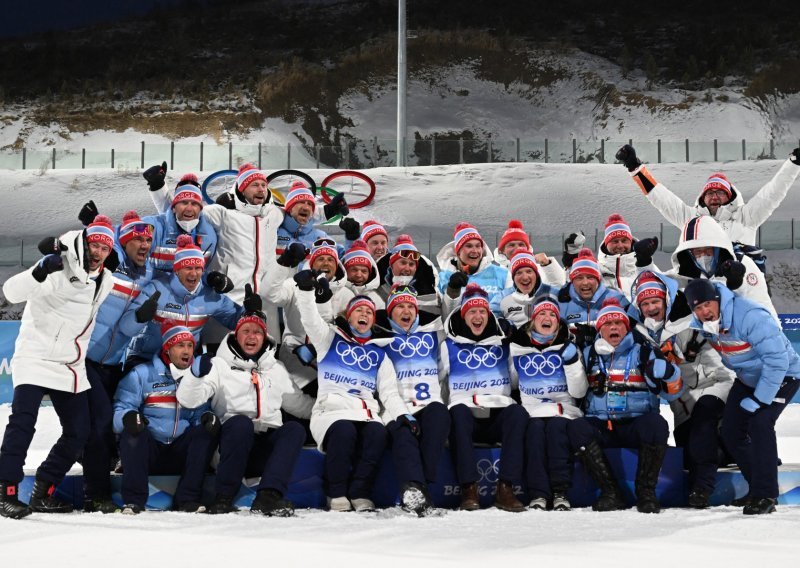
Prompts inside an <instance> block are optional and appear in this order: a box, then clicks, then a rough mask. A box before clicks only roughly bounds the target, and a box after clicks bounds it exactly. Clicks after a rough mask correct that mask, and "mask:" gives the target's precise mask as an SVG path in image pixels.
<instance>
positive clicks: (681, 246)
mask: <svg viewBox="0 0 800 568" xmlns="http://www.w3.org/2000/svg"><path fill="white" fill-rule="evenodd" d="M657 248H658V238H657V237H651V238H646V239H640V240H639V241H638V242H637V243H636V266H637V269H638V270H639V272H645V271H648V272H658V268H657V267H656V266H655V265H654V264H653V262H652V255H653V253H654V252H655V250H656V249H657ZM664 274H665V275H666V276H669V277H671V278H675V279H676V280H677V281H678V286H679V287H680V288H681V289H683V288H685V287H686V285H687V284H688V283H689V282H690V281H691V280H692V279H694V278H705V279H708V280H713V281H716V282H722V283H723V284H725V285H726V286H727V287H728V288H729V289H730V290H731V291H733V293H734V294H736V295H737V296H742V297H743V298H747V299H748V300H750V301H753V302H755V303H757V304H761V305H762V306H764V307H765V308H766V309H767V310H769V312H770V313H771V314H772V317H774V318H775V321H777V322H780V320H779V319H778V313H777V312H776V311H775V307H774V306H773V305H772V300H771V299H770V297H769V290H768V289H767V282H766V280H765V278H764V274H763V273H762V272H761V270H759V268H758V266H756V263H755V261H753V259H752V258H750V257H749V256H747V255H741V256H740V255H737V254H736V253H735V251H734V249H733V244H732V243H731V241H730V239H729V238H728V236H727V235H726V234H725V231H723V230H722V227H720V225H719V224H718V223H717V222H716V221H714V219H713V218H712V217H709V216H707V215H705V216H703V217H694V218H692V219H690V220H689V221H687V222H686V224H685V225H684V226H683V230H682V231H681V237H680V242H679V243H678V246H677V248H676V249H675V250H674V251H673V252H672V269H671V270H668V271H666V272H664Z"/></svg>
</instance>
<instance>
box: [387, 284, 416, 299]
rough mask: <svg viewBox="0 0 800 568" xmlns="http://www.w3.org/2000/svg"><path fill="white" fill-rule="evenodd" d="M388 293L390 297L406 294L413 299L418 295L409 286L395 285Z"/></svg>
mask: <svg viewBox="0 0 800 568" xmlns="http://www.w3.org/2000/svg"><path fill="white" fill-rule="evenodd" d="M389 293H390V294H392V295H397V294H408V295H409V296H414V297H416V296H418V295H419V293H418V292H417V290H416V289H415V288H414V287H413V286H411V285H409V284H397V285H396V286H392V290H391V292H389Z"/></svg>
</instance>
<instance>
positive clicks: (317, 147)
mask: <svg viewBox="0 0 800 568" xmlns="http://www.w3.org/2000/svg"><path fill="white" fill-rule="evenodd" d="M260 146H261V145H260V144H259V154H260V153H261V152H260ZM314 157H315V158H316V159H317V169H319V144H318V143H317V142H315V143H314Z"/></svg>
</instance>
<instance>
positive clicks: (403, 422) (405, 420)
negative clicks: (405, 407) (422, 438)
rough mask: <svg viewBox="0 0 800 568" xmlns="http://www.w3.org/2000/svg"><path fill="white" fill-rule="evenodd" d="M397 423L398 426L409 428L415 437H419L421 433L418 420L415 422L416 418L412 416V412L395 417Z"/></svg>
mask: <svg viewBox="0 0 800 568" xmlns="http://www.w3.org/2000/svg"><path fill="white" fill-rule="evenodd" d="M397 423H398V424H400V426H405V427H406V428H408V429H409V430H411V433H412V434H414V436H416V437H417V438H419V435H420V433H421V432H420V427H419V422H417V419H416V418H414V415H413V414H401V415H400V416H398V417H397Z"/></svg>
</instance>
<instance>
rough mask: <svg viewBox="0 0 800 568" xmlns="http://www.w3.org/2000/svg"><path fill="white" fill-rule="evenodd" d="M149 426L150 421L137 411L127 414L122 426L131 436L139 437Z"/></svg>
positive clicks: (123, 418)
mask: <svg viewBox="0 0 800 568" xmlns="http://www.w3.org/2000/svg"><path fill="white" fill-rule="evenodd" d="M148 424H150V421H149V420H148V419H147V418H145V417H144V415H143V414H142V413H141V412H136V411H135V410H130V411H128V412H126V413H125V416H123V417H122V426H123V427H124V428H125V431H126V432H127V433H128V434H130V435H131V436H138V435H139V434H141V433H142V432H144V429H145V428H147V425H148Z"/></svg>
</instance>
